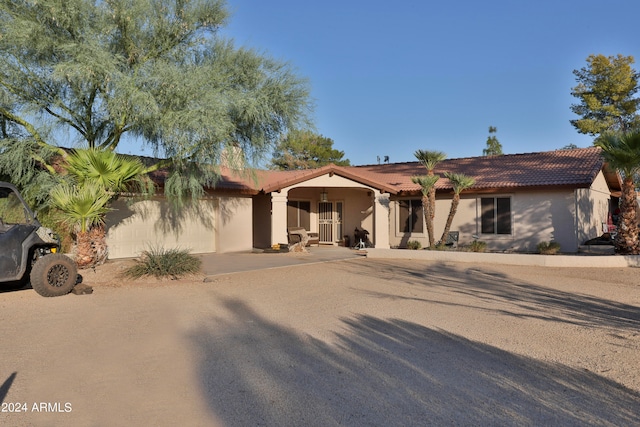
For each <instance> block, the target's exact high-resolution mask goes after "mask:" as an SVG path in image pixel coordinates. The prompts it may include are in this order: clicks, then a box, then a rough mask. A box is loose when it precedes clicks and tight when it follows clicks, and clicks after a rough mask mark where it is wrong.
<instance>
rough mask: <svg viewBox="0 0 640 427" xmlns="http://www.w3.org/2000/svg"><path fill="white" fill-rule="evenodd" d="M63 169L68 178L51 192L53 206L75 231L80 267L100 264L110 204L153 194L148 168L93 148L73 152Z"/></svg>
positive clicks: (102, 256)
mask: <svg viewBox="0 0 640 427" xmlns="http://www.w3.org/2000/svg"><path fill="white" fill-rule="evenodd" d="M61 167H62V168H63V169H64V170H65V171H66V172H67V174H66V179H65V180H63V181H62V182H61V183H60V184H59V185H58V187H56V188H55V189H54V191H53V192H52V194H51V196H52V204H53V206H55V207H56V208H58V209H59V210H60V211H61V212H62V213H63V214H64V215H65V216H66V219H65V222H66V223H67V224H68V225H71V226H72V227H73V228H74V229H75V231H76V262H77V263H78V266H80V267H87V266H93V265H98V264H101V263H103V262H104V261H105V260H106V258H107V244H106V233H105V230H104V226H103V225H104V216H105V215H106V213H107V212H108V211H109V209H108V204H109V202H111V201H112V200H113V199H114V198H116V197H118V195H119V194H120V193H122V192H125V191H127V192H137V193H143V194H150V193H152V192H153V183H152V182H151V180H150V179H149V178H148V177H147V176H146V173H147V172H148V169H147V168H145V166H144V165H143V164H142V162H141V161H140V160H139V159H137V158H133V157H126V156H122V155H119V154H116V153H114V152H112V151H109V150H100V149H93V148H89V149H79V150H75V151H73V152H72V153H70V154H69V155H67V156H66V157H65V159H64V162H63V163H62V164H61Z"/></svg>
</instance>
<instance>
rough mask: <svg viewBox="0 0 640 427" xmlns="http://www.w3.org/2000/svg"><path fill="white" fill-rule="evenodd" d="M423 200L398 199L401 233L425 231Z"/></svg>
mask: <svg viewBox="0 0 640 427" xmlns="http://www.w3.org/2000/svg"><path fill="white" fill-rule="evenodd" d="M423 217H424V215H423V213H422V200H420V199H407V200H398V230H399V231H400V232H401V233H423V232H424V229H423V226H422V219H423Z"/></svg>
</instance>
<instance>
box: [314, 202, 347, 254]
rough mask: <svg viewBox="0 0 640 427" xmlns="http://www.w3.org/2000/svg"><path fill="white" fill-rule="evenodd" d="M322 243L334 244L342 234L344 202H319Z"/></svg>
mask: <svg viewBox="0 0 640 427" xmlns="http://www.w3.org/2000/svg"><path fill="white" fill-rule="evenodd" d="M318 234H319V237H320V243H325V244H333V243H334V242H336V241H338V240H339V239H340V238H341V236H342V202H319V203H318Z"/></svg>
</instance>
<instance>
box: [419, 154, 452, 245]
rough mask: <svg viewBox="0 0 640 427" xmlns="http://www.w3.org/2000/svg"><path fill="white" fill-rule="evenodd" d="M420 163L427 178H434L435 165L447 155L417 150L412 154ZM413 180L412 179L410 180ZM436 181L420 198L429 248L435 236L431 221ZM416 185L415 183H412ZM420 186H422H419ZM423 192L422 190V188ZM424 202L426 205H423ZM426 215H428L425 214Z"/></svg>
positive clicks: (434, 209)
mask: <svg viewBox="0 0 640 427" xmlns="http://www.w3.org/2000/svg"><path fill="white" fill-rule="evenodd" d="M413 155H414V156H416V158H417V159H418V161H419V162H420V163H422V165H423V166H424V167H425V168H426V169H427V176H429V177H432V176H434V172H433V170H434V169H435V168H436V165H437V164H438V163H440V162H441V161H443V160H444V159H446V158H447V155H446V154H445V153H443V152H442V151H430V150H417V151H416V152H415V153H413ZM412 180H413V178H412ZM436 181H437V179H436V180H435V181H433V184H432V185H431V186H430V187H429V189H428V194H427V196H426V199H425V197H424V196H423V198H422V207H423V211H424V219H425V222H426V223H427V232H429V246H432V247H433V246H435V236H434V235H433V219H434V217H435V216H436V187H435V183H436ZM413 182H414V183H416V181H413ZM421 186H422V184H421ZM422 187H423V190H424V186H422ZM425 201H426V202H427V204H425ZM427 213H428V214H427Z"/></svg>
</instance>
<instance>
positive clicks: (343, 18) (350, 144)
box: [221, 0, 640, 165]
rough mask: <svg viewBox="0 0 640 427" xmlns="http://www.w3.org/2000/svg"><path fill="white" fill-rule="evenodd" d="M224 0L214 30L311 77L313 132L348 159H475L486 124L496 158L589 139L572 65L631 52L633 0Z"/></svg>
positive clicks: (639, 48)
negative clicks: (577, 110)
mask: <svg viewBox="0 0 640 427" xmlns="http://www.w3.org/2000/svg"><path fill="white" fill-rule="evenodd" d="M227 1H228V6H229V9H230V10H231V12H232V16H231V18H230V21H229V25H227V26H226V27H225V28H223V29H222V33H221V34H222V35H224V36H228V37H232V38H233V39H234V40H235V42H236V44H237V45H242V46H247V47H253V48H255V49H257V50H259V51H262V52H265V53H268V54H269V55H271V56H273V57H275V58H278V59H281V60H285V61H287V62H289V63H290V64H291V65H292V66H293V67H295V69H296V70H297V72H298V74H299V75H301V76H304V77H306V78H308V79H309V81H310V84H311V88H312V97H313V99H314V102H315V114H314V118H315V123H316V127H317V131H318V133H320V134H322V135H324V136H326V137H329V138H331V139H333V141H334V148H337V149H339V150H343V151H344V152H345V157H346V158H348V159H350V160H351V163H352V164H356V165H359V164H372V163H377V156H380V157H381V158H384V156H385V155H386V156H389V157H390V161H391V162H403V161H413V160H415V158H414V156H413V153H414V151H415V150H417V149H428V150H440V151H444V152H445V153H447V155H448V157H449V158H456V157H469V156H478V155H481V154H482V150H483V148H485V146H486V140H487V137H488V136H489V133H488V127H489V126H495V127H497V128H498V132H497V134H496V136H497V138H498V140H499V141H500V143H501V144H502V147H503V151H504V153H505V154H511V153H524V152H533V151H546V150H554V149H557V148H561V147H563V146H565V145H567V144H570V143H573V144H576V145H578V146H579V147H586V146H589V145H590V144H591V142H592V138H590V137H589V136H586V135H581V134H578V133H577V131H576V130H575V129H574V128H573V126H571V124H570V123H569V120H571V119H575V118H577V116H575V115H574V114H573V113H572V112H571V111H570V109H569V107H570V105H571V104H572V103H574V102H575V101H576V99H575V98H573V97H572V96H571V94H570V91H571V88H572V87H573V86H575V84H576V82H575V77H574V75H573V73H572V71H573V70H574V69H579V68H582V67H584V66H585V65H586V58H587V56H588V55H590V54H604V55H607V56H609V55H616V54H618V53H620V54H623V55H633V56H634V57H635V58H636V59H637V60H640V44H639V43H638V36H637V25H636V23H637V20H636V17H637V16H638V15H639V14H640V2H638V1H637V0H608V1H606V2H603V1H602V0H600V1H593V0H554V1H549V0H537V1H531V0H527V1H525V0H509V1H506V0H505V1H492V0H486V1H477V0H458V1H455V0H453V1H437V2H436V1H429V0H422V1H420V0H416V1H414V0H396V1H394V2H390V1H379V0H368V1H365V0H341V1H338V0H324V1H322V2H306V1H300V0H268V1H267V0H227ZM635 68H636V69H640V65H639V64H637V63H636V64H635Z"/></svg>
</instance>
